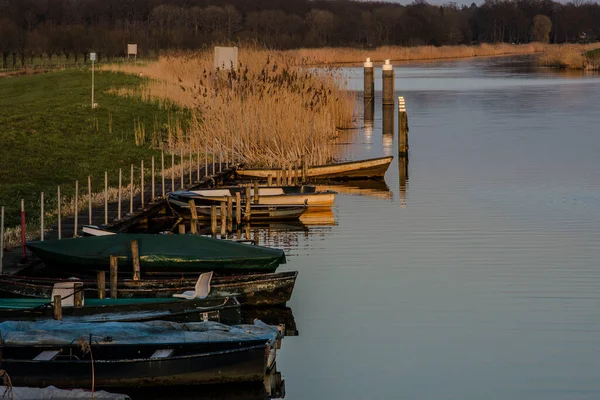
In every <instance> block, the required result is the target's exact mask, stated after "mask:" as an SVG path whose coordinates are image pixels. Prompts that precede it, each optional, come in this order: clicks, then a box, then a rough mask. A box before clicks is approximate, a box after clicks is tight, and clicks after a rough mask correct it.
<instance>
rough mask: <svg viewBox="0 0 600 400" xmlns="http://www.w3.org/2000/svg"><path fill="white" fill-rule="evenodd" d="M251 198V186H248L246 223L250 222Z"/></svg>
mask: <svg viewBox="0 0 600 400" xmlns="http://www.w3.org/2000/svg"><path fill="white" fill-rule="evenodd" d="M250 196H251V194H250V185H248V186H246V213H245V214H246V215H244V218H245V220H246V222H249V221H250V210H251V209H250Z"/></svg>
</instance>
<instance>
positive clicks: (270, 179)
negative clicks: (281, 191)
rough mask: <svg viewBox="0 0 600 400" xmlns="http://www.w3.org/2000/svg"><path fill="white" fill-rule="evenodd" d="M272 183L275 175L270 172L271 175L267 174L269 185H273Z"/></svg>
mask: <svg viewBox="0 0 600 400" xmlns="http://www.w3.org/2000/svg"><path fill="white" fill-rule="evenodd" d="M272 184H273V175H271V174H269V175H267V187H271V185H272Z"/></svg>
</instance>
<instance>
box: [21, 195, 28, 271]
mask: <svg viewBox="0 0 600 400" xmlns="http://www.w3.org/2000/svg"><path fill="white" fill-rule="evenodd" d="M25 231H26V227H25V200H24V199H21V264H25V263H26V262H27V253H26V252H25Z"/></svg>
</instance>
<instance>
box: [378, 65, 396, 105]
mask: <svg viewBox="0 0 600 400" xmlns="http://www.w3.org/2000/svg"><path fill="white" fill-rule="evenodd" d="M381 75H382V76H381V77H382V81H383V92H382V97H381V102H382V104H383V105H384V106H393V105H394V100H395V98H394V67H393V66H392V64H390V60H385V64H383V66H382V67H381Z"/></svg>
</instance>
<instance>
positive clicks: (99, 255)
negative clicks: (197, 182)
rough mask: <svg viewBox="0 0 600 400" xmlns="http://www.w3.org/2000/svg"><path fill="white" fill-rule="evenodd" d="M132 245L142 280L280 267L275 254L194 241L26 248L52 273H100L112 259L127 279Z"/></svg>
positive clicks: (65, 242) (117, 238)
mask: <svg viewBox="0 0 600 400" xmlns="http://www.w3.org/2000/svg"><path fill="white" fill-rule="evenodd" d="M134 240H137V243H138V248H139V262H140V266H141V273H142V276H145V275H178V276H179V275H182V274H194V275H197V274H198V273H199V272H202V271H214V272H215V274H217V275H224V274H226V273H227V272H235V273H238V274H239V273H256V272H273V271H274V270H275V269H276V268H277V267H278V266H279V264H283V263H285V254H284V253H283V251H282V250H279V249H271V248H267V247H261V246H252V245H249V244H245V243H238V242H233V241H226V240H218V239H213V238H209V237H204V236H196V235H150V234H134V233H127V234H126V233H122V234H119V235H109V236H90V237H80V238H71V239H62V240H46V241H41V242H28V243H27V247H28V248H29V249H30V250H31V251H32V252H33V253H34V254H35V255H36V256H37V257H39V258H40V259H41V260H42V261H44V263H45V264H46V265H47V266H49V267H50V269H54V270H57V271H62V272H65V271H67V272H74V273H85V272H87V273H89V272H90V271H96V270H100V271H101V270H105V271H106V270H108V268H109V262H110V256H111V255H113V256H116V257H117V258H118V264H119V273H123V272H127V273H131V271H132V269H133V257H132V256H131V243H132V241H134Z"/></svg>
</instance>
